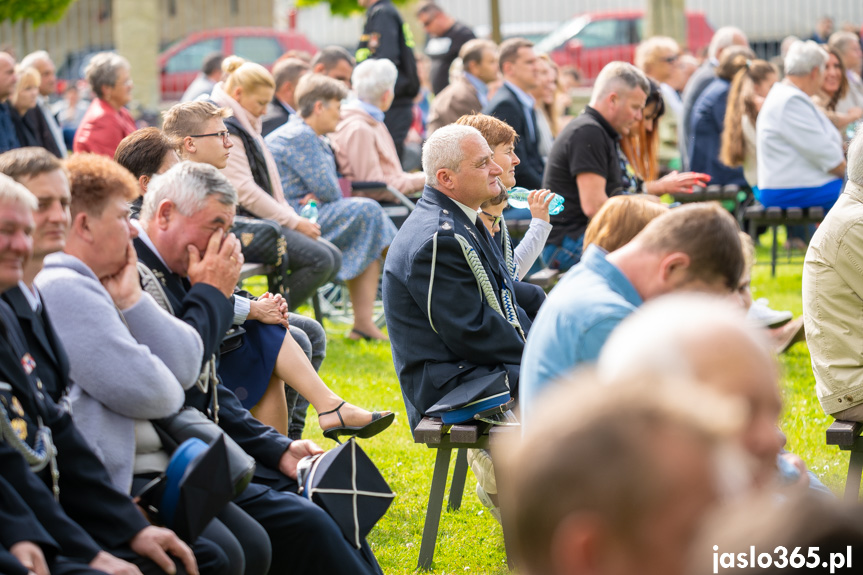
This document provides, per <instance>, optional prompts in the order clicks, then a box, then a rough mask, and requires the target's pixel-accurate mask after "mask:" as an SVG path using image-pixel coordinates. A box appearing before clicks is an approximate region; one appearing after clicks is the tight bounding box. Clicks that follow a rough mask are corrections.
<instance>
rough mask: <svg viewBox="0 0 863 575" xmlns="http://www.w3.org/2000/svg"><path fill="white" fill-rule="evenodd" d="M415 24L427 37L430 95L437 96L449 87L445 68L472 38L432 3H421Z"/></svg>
mask: <svg viewBox="0 0 863 575" xmlns="http://www.w3.org/2000/svg"><path fill="white" fill-rule="evenodd" d="M417 20H419V22H420V24H422V25H423V29H424V30H425V31H426V35H427V36H426V47H425V53H426V56H428V57H429V59H430V60H431V72H430V74H429V75H430V76H431V83H432V91H433V92H434V93H435V94H440V93H441V91H442V90H443V89H444V88H446V87H447V86H449V67H450V65H451V64H452V63H453V60H455V59H456V58H457V57H458V53H459V50H461V47H462V46H464V45H465V44H466V43H467V42H468V41H469V40H473V39H474V38H476V36H474V33H473V31H471V29H470V28H468V27H467V26H465V25H464V24H462V23H461V22H456V21H455V19H454V18H453V17H452V16H450V15H449V14H447V13H446V12H444V11H443V10H441V7H440V6H438V5H437V4H435V3H434V2H425V3H424V4H423V5H422V6H420V7H419V9H418V10H417Z"/></svg>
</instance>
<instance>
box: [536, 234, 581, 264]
mask: <svg viewBox="0 0 863 575" xmlns="http://www.w3.org/2000/svg"><path fill="white" fill-rule="evenodd" d="M583 251H584V234H582V235H580V236H579V237H578V239H577V240H574V239H572V238H571V237H569V236H564V237H563V245H562V246H555V245H553V244H547V245H546V246H545V247H544V248H543V249H542V261H543V262H544V263H545V265H547V266H548V267H550V268H552V269H556V270H560V271H561V272H566V271H569V268H571V267H572V266H574V265H575V264H577V263H578V262H579V261H581V253H582V252H583Z"/></svg>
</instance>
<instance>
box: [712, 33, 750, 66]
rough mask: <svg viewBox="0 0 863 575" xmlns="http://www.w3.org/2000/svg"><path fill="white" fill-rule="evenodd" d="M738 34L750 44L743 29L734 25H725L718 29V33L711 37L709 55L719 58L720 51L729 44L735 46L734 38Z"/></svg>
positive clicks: (714, 58) (715, 58)
mask: <svg viewBox="0 0 863 575" xmlns="http://www.w3.org/2000/svg"><path fill="white" fill-rule="evenodd" d="M738 36H739V37H741V38H743V40H744V41H745V42H746V43H747V44H749V40H748V39H747V38H746V34H744V33H743V30H741V29H740V28H735V27H734V26H723V27H722V28H720V29H719V30H717V31H716V33H715V34H713V38H711V39H710V45H709V46H708V47H707V57H708V58H711V59H713V60H718V59H719V53H720V52H722V51H723V50H725V49H726V48H728V47H729V46H733V45H734V39H735V38H737V37H738Z"/></svg>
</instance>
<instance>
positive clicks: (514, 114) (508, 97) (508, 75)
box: [483, 38, 643, 191]
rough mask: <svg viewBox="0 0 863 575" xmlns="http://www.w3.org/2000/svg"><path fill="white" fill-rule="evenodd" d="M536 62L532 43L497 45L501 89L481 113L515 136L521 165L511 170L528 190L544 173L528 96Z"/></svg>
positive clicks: (519, 40)
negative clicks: (512, 131)
mask: <svg viewBox="0 0 863 575" xmlns="http://www.w3.org/2000/svg"><path fill="white" fill-rule="evenodd" d="M538 62H539V60H538V59H537V57H536V53H535V52H534V51H533V42H530V41H528V40H525V39H524V38H511V39H509V40H507V41H505V42H504V43H503V44H501V45H500V52H499V65H500V72H501V74H503V86H502V87H501V88H500V89H499V90H498V91H497V92H496V93H495V95H494V98H492V100H491V102H489V103H488V106H486V107H485V108H484V109H483V113H484V114H488V115H489V116H494V117H495V118H497V119H498V120H503V121H504V122H506V123H507V124H509V125H510V126H512V128H513V129H514V130H515V133H516V134H518V140H516V144H515V155H516V156H518V157H519V159H520V160H521V163H520V164H519V165H518V166H516V168H515V181H516V184H517V185H519V186H521V187H524V188H527V189H529V190H535V189H539V188H541V187H542V173H543V170H545V162H544V161H543V159H542V156H540V155H539V145H538V142H539V132H538V128H537V125H536V111H535V110H534V103H535V102H534V98H533V96H531V95H530V92H531V91H533V90H535V89H536V88H537V86H538V85H539V70H540V68H539V63H538ZM642 105H643V104H642ZM555 191H556V190H555Z"/></svg>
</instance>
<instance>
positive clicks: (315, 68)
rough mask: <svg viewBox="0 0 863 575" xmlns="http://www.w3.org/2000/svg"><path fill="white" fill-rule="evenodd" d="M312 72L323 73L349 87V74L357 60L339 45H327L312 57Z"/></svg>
mask: <svg viewBox="0 0 863 575" xmlns="http://www.w3.org/2000/svg"><path fill="white" fill-rule="evenodd" d="M310 65H311V67H312V74H323V75H324V76H329V77H330V78H332V79H333V80H338V81H339V82H342V83H343V84H344V85H345V86H347V87H348V89H350V87H351V74H352V73H353V71H354V66H356V65H357V61H356V60H354V57H353V56H351V53H350V52H348V51H347V50H345V49H344V48H342V47H341V46H327V47H326V48H324V49H323V50H321V51H320V52H318V53H317V54H315V57H314V58H312V62H311V64H310Z"/></svg>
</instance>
